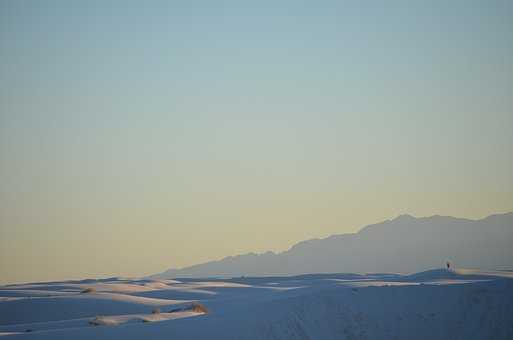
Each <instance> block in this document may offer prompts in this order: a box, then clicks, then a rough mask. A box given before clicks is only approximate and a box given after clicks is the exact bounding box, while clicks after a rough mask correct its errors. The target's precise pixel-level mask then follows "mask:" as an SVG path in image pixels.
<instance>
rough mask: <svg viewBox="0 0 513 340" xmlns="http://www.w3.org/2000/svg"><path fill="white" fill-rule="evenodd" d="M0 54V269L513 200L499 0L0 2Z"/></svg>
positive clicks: (125, 271)
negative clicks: (0, 202)
mask: <svg viewBox="0 0 513 340" xmlns="http://www.w3.org/2000/svg"><path fill="white" fill-rule="evenodd" d="M0 61H1V62H0V77H1V78H0V163H1V165H0V166H1V168H0V175H1V181H2V184H1V187H0V199H1V201H2V204H1V206H0V218H1V220H0V282H14V281H30V280H46V279H59V278H72V277H86V276H101V275H140V274H148V273H152V272H156V271H159V270H162V269H165V268H167V267H180V266H185V265H190V264H194V263H197V262H199V261H205V260H211V259H217V258H220V257H223V256H226V255H234V254H237V253H240V252H249V251H265V250H275V251H280V250H284V249H287V247H288V246H290V245H292V244H293V243H294V242H297V241H300V240H302V239H305V238H312V237H323V236H327V235H330V234H334V233H344V232H350V231H355V230H357V229H358V228H359V227H361V226H362V225H364V224H368V223H373V222H377V221H379V220H383V219H386V218H391V217H394V216H395V215H397V214H400V213H412V214H414V215H432V214H447V215H456V216H464V217H471V218H478V217H482V216H485V215H487V214H490V213H495V212H504V211H510V210H513V176H512V173H513V93H512V92H513V90H512V89H513V3H512V2H511V1H386V2H385V1H372V2H371V1H309V2H307V1H281V2H277V1H258V2H255V1H253V2H244V1H221V2H214V1H144V2H142V1H141V2H135V1H45V2H42V1H3V2H1V3H0ZM49 265H51V267H50V268H49Z"/></svg>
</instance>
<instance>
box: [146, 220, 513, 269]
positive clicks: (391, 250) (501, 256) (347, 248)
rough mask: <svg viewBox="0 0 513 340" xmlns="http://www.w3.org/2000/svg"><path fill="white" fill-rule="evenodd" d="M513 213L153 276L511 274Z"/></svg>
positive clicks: (411, 224)
mask: <svg viewBox="0 0 513 340" xmlns="http://www.w3.org/2000/svg"><path fill="white" fill-rule="evenodd" d="M512 241H513V212H510V213H505V214H496V215H491V216H488V217H486V218H484V219H480V220H469V219H463V218H455V217H449V216H438V215H435V216H431V217H422V218H415V217H413V216H410V215H401V216H399V217H397V218H395V219H393V220H386V221H384V222H381V223H377V224H372V225H369V226H366V227H364V228H362V229H361V230H360V231H359V232H357V233H351V234H341V235H332V236H330V237H327V238H324V239H311V240H307V241H303V242H299V243H297V244H295V245H294V246H292V247H291V248H290V249H289V250H287V251H284V252H281V253H274V252H270V251H269V252H266V253H262V254H255V253H249V254H244V255H238V256H229V257H226V258H224V259H222V260H219V261H211V262H206V263H202V264H197V265H194V266H190V267H185V268H181V269H169V270H167V271H165V272H162V273H159V274H155V275H152V276H151V278H154V279H169V278H180V277H183V278H185V277H187V278H191V277H237V276H272V275H277V276H278V275H299V274H307V273H343V272H345V273H349V272H351V273H376V272H390V273H392V272H397V273H409V272H416V271H421V270H425V269H429V268H434V267H441V266H444V265H445V263H446V261H450V262H451V263H453V264H454V265H455V266H458V267H470V268H480V269H498V270H511V269H513V247H511V242H512Z"/></svg>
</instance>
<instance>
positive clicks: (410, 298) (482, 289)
mask: <svg viewBox="0 0 513 340" xmlns="http://www.w3.org/2000/svg"><path fill="white" fill-rule="evenodd" d="M94 284H95V282H89V283H87V286H88V287H91V286H94ZM72 285H80V286H84V283H73V284H72ZM34 286H38V287H39V289H38V290H36V289H35V287H34ZM135 286H137V287H144V288H143V289H142V290H139V288H137V287H136V288H134V287H135ZM50 287H51V288H52V289H56V290H51V289H50ZM4 288H5V287H0V293H1V292H4V291H12V292H16V294H17V296H18V297H17V299H16V300H12V301H0V335H3V336H5V337H6V338H11V337H13V338H16V339H18V338H19V339H24V338H27V339H44V340H50V339H52V340H53V339H55V340H58V339H74V340H80V339H95V340H103V339H144V338H148V339H190V338H192V339H194V338H197V339H202V338H208V339H223V340H224V339H248V340H256V339H488V338H489V339H512V338H513V327H511V325H513V278H512V276H511V272H502V271H497V272H482V271H478V270H468V269H456V270H451V271H448V270H445V269H441V270H438V269H437V270H430V271H426V272H422V273H416V274H410V275H400V274H369V275H361V274H318V275H317V274H311V275H301V276H296V277H267V278H266V277H257V278H251V277H244V278H233V279H226V280H215V279H213V280H194V279H189V280H187V279H184V280H180V282H166V281H162V280H155V281H151V280H124V281H123V282H121V281H120V280H117V279H113V280H112V281H110V282H109V281H103V282H96V286H95V288H97V289H98V290H101V291H105V292H100V291H96V292H94V293H86V294H81V293H78V292H76V291H75V293H73V295H69V293H66V294H67V295H64V296H60V295H59V294H58V293H59V292H63V291H67V290H69V289H70V287H69V284H58V283H49V284H48V286H44V284H37V285H24V286H20V285H17V286H15V287H13V286H10V287H7V288H6V289H4ZM146 289H147V290H146ZM23 291H25V293H24V294H23V293H22V292H23ZM41 291H45V292H49V293H56V294H55V295H52V296H49V297H41V295H40V294H41ZM111 291H116V293H111ZM121 291H123V292H124V293H120V292H121ZM31 292H35V294H34V295H33V296H31V295H30V294H31ZM146 294H153V295H156V296H173V295H177V294H182V295H189V296H196V297H200V298H198V299H194V300H199V301H200V302H201V303H203V304H204V305H205V306H206V308H207V309H208V313H206V314H205V313H204V312H201V311H193V310H192V309H191V306H192V305H191V300H192V299H191V300H187V299H167V298H155V297H147V296H140V295H146ZM156 308H159V310H156ZM98 316H99V317H98ZM97 317H98V319H96V320H99V321H100V322H98V323H99V324H100V325H99V326H93V325H91V324H90V322H91V321H92V320H95V318H97Z"/></svg>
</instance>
